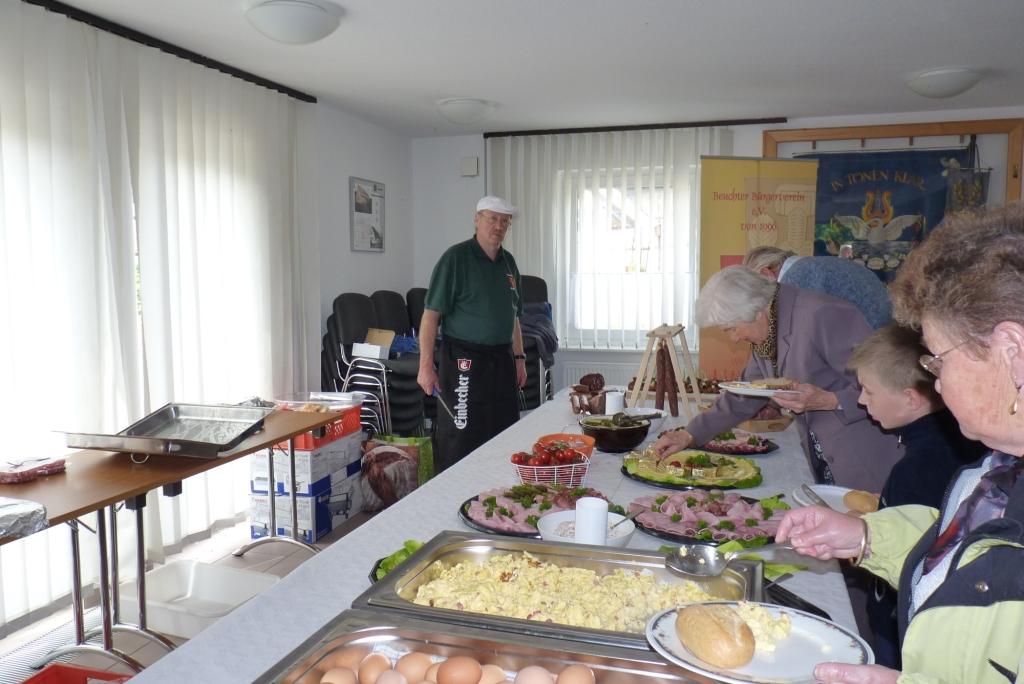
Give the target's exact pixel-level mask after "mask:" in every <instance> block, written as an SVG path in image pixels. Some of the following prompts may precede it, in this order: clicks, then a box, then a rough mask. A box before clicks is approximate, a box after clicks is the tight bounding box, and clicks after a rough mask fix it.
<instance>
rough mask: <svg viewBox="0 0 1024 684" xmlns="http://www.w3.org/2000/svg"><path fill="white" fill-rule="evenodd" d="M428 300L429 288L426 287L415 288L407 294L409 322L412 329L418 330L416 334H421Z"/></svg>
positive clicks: (406, 302)
mask: <svg viewBox="0 0 1024 684" xmlns="http://www.w3.org/2000/svg"><path fill="white" fill-rule="evenodd" d="M426 300H427V288H425V287H414V288H412V289H411V290H409V291H408V292H406V293H405V305H406V308H407V309H408V311H409V322H410V323H411V324H412V327H413V328H414V329H415V330H416V334H417V335H419V333H420V321H422V320H423V309H424V308H425V307H424V303H425V302H426Z"/></svg>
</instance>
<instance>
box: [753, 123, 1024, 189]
mask: <svg viewBox="0 0 1024 684" xmlns="http://www.w3.org/2000/svg"><path fill="white" fill-rule="evenodd" d="M990 134H1005V135H1006V136H1007V143H1006V202H1008V203H1009V202H1014V201H1016V200H1019V199H1020V189H1021V187H1020V186H1021V183H1020V174H1021V158H1022V156H1024V119H978V120H974V121H942V122H937V123H921V124H881V125H875V126H836V127H835V128H789V129H774V130H766V131H764V133H763V134H762V155H763V156H764V158H766V159H771V158H775V157H777V156H778V151H779V143H792V142H811V143H816V142H818V141H819V140H860V141H861V144H862V145H863V143H864V141H865V140H874V139H878V138H907V139H908V140H909V143H910V145H911V146H912V145H913V144H914V138H923V137H931V136H944V135H959V136H961V138H963V137H964V136H968V135H990ZM908 149H910V148H909V147H908Z"/></svg>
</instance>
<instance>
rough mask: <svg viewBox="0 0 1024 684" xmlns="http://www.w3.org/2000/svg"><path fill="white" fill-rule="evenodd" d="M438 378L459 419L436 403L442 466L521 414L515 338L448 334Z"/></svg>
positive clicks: (438, 452)
mask: <svg viewBox="0 0 1024 684" xmlns="http://www.w3.org/2000/svg"><path fill="white" fill-rule="evenodd" d="M438 384H440V386H441V398H442V399H444V402H445V403H446V404H448V408H450V409H451V411H452V413H453V414H455V419H454V420H453V419H452V417H451V416H449V415H448V412H447V411H445V410H444V408H443V407H441V406H438V407H437V425H436V428H435V430H434V465H435V467H436V469H437V472H441V471H442V470H444V469H445V468H448V467H450V466H451V465H453V464H455V463H457V462H458V461H459V460H461V459H462V457H463V456H465V455H466V454H468V453H469V452H471V451H473V450H474V449H476V448H477V447H478V446H480V445H481V444H483V443H484V442H486V441H487V440H489V439H490V438H491V437H494V436H495V435H496V434H498V433H499V432H501V431H502V430H504V429H505V428H507V427H508V426H510V425H512V424H513V423H515V422H516V421H517V420H519V386H518V382H517V380H516V365H515V361H514V360H513V359H512V345H511V344H502V345H497V346H491V345H485V344H473V343H471V342H463V341H461V340H456V339H452V338H450V337H446V338H445V339H444V341H443V342H442V343H441V353H440V358H439V360H438ZM510 455H511V454H510Z"/></svg>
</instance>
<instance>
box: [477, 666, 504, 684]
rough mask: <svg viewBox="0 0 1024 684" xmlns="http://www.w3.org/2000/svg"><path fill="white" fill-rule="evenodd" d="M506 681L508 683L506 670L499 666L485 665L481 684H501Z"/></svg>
mask: <svg viewBox="0 0 1024 684" xmlns="http://www.w3.org/2000/svg"><path fill="white" fill-rule="evenodd" d="M504 681H508V677H506V676H505V671H504V670H502V669H501V668H500V667H498V666H497V665H484V667H483V670H482V671H481V673H480V684H500V682H504Z"/></svg>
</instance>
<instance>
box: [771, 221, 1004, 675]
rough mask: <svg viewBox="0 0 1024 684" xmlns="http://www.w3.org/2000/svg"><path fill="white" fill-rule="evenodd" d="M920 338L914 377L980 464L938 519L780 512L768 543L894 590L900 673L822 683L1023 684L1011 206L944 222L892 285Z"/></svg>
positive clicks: (933, 515) (877, 671) (821, 671)
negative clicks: (940, 404)
mask: <svg viewBox="0 0 1024 684" xmlns="http://www.w3.org/2000/svg"><path fill="white" fill-rule="evenodd" d="M892 294H893V302H894V305H895V314H896V317H897V319H898V320H900V321H901V322H903V323H905V324H908V325H912V326H915V327H919V328H920V329H921V331H922V333H923V337H924V343H925V345H926V346H927V347H928V349H929V350H931V352H932V353H931V354H926V355H924V356H922V357H921V359H920V363H921V365H922V366H924V367H925V368H927V369H928V370H929V371H930V372H932V373H933V374H934V375H935V376H936V379H935V388H936V390H938V391H939V392H940V393H941V394H942V398H943V399H944V400H945V402H946V405H947V406H948V407H949V409H950V410H951V411H952V412H953V415H955V416H956V418H957V420H958V421H959V422H960V428H961V430H962V431H963V433H964V434H965V435H967V436H968V437H971V438H973V439H977V440H980V441H981V442H983V443H984V444H985V445H986V446H988V447H990V448H991V449H992V451H991V452H990V453H989V454H987V455H986V456H985V457H984V458H982V459H981V460H980V461H978V462H977V463H975V464H972V465H970V466H967V467H966V468H964V469H962V470H961V471H960V473H959V474H958V476H957V477H956V478H955V479H954V481H953V482H952V483H951V484H950V486H949V489H948V490H947V491H946V497H945V502H944V504H943V506H942V508H941V509H940V510H936V509H933V508H928V507H925V506H896V507H893V508H888V509H885V510H882V511H879V512H877V513H869V514H868V515H865V516H864V517H863V518H855V517H851V516H848V515H844V514H841V513H837V512H835V511H830V510H826V509H822V508H818V507H809V508H800V509H795V510H793V511H790V512H789V513H787V514H786V517H785V518H784V519H783V521H782V523H781V525H780V527H779V532H778V535H777V539H778V540H779V541H784V540H787V539H788V540H790V541H791V543H792V544H793V547H794V548H795V549H797V550H798V551H799V552H801V553H803V554H806V555H809V556H814V557H816V558H823V559H828V558H852V559H854V564H855V565H860V566H861V567H864V568H866V569H868V570H870V571H871V572H873V573H875V574H876V575H878V576H880V577H882V578H883V579H885V580H887V581H888V582H889V583H890V584H892V585H893V586H894V587H897V588H898V590H899V606H898V609H897V618H898V620H899V633H900V639H901V652H902V657H903V672H902V673H901V672H897V671H895V670H891V669H888V668H884V667H881V666H878V665H842V664H837V663H822V664H820V665H818V666H817V667H816V668H815V671H814V675H815V678H816V679H817V680H818V681H822V682H846V683H850V684H853V683H856V684H891V683H894V682H900V683H902V684H908V683H910V682H914V683H917V682H970V683H971V684H976V683H982V684H984V683H992V684H996V683H997V682H998V683H1000V684H1005V683H1006V682H1014V681H1018V682H1019V681H1024V477H1021V474H1022V473H1024V458H1022V457H1024V393H1022V387H1024V205H1021V204H1015V205H1011V206H1009V207H1004V208H1001V209H996V210H992V211H989V212H988V213H985V214H977V215H961V216H958V217H955V218H952V219H948V220H946V221H945V222H944V223H943V224H942V225H941V226H940V227H939V228H937V229H936V230H935V231H934V233H932V235H930V236H929V237H928V238H927V239H926V240H925V241H924V243H922V245H921V246H920V247H919V248H918V249H916V250H915V251H914V252H912V253H911V255H910V256H909V258H908V259H907V261H906V262H905V263H904V265H903V267H902V268H901V269H900V272H899V274H898V276H897V279H896V281H895V283H894V285H893V292H892Z"/></svg>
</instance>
